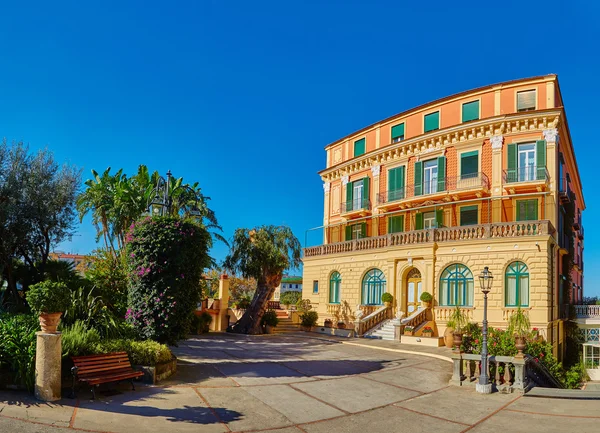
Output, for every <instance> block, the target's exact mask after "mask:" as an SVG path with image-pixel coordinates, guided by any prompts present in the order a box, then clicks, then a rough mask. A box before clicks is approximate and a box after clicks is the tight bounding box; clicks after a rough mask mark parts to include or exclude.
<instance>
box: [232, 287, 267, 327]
mask: <svg viewBox="0 0 600 433" xmlns="http://www.w3.org/2000/svg"><path fill="white" fill-rule="evenodd" d="M274 292H275V287H268V286H267V285H266V284H265V283H260V282H259V283H258V284H257V288H256V292H255V293H254V298H252V302H251V303H250V307H248V309H246V311H245V312H244V315H243V316H242V318H241V319H240V320H238V321H237V322H235V323H234V324H233V325H231V326H230V327H229V329H228V331H229V332H235V333H237V334H251V335H255V334H262V327H261V326H260V320H261V319H262V316H263V315H264V314H265V311H266V310H267V303H268V301H269V299H271V297H272V296H273V293H274Z"/></svg>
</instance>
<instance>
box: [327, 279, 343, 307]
mask: <svg viewBox="0 0 600 433" xmlns="http://www.w3.org/2000/svg"><path fill="white" fill-rule="evenodd" d="M341 284H342V276H341V275H340V273H339V272H337V271H334V272H333V273H332V274H331V277H330V278H329V303H330V304H339V303H340V286H341Z"/></svg>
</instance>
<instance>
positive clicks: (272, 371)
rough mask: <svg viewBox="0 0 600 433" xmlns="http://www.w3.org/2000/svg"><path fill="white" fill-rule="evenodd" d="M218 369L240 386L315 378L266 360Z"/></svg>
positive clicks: (226, 365) (311, 379)
mask: <svg viewBox="0 0 600 433" xmlns="http://www.w3.org/2000/svg"><path fill="white" fill-rule="evenodd" d="M219 371H221V372H222V373H223V374H225V375H227V376H229V377H230V378H232V379H233V380H235V381H236V382H237V383H239V384H240V385H242V386H248V385H269V384H271V385H274V384H281V383H292V382H303V381H313V380H315V379H313V378H312V377H307V376H305V375H303V374H302V373H299V372H297V371H294V370H292V369H290V368H288V367H285V366H283V365H279V364H273V363H267V362H257V363H248V364H225V365H221V366H219Z"/></svg>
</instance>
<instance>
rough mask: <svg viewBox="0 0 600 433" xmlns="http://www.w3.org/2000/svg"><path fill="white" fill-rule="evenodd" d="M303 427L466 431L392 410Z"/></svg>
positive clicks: (328, 431) (377, 432) (316, 432)
mask: <svg viewBox="0 0 600 433" xmlns="http://www.w3.org/2000/svg"><path fill="white" fill-rule="evenodd" d="M301 427H302V429H303V430H305V431H306V432H308V433H338V432H339V433H365V432H369V433H385V432H390V433H391V432H393V433H431V432H435V433H458V432H460V431H462V430H464V429H465V428H466V426H465V425H460V424H454V423H452V422H449V421H442V420H439V419H436V418H431V417H428V416H425V415H419V414H416V413H414V412H410V411H406V410H403V409H400V408H397V407H389V406H388V407H384V408H380V409H375V410H372V411H369V412H365V413H361V414H357V415H351V416H347V417H344V418H338V419H335V420H331V421H322V422H317V423H314V424H303V425H302V426H301ZM513 431H515V430H513Z"/></svg>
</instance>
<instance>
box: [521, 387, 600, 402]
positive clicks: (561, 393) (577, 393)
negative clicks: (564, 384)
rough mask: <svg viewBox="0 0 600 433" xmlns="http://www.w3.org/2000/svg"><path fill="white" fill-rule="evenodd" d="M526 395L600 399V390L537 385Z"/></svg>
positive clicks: (569, 398) (570, 398)
mask: <svg viewBox="0 0 600 433" xmlns="http://www.w3.org/2000/svg"><path fill="white" fill-rule="evenodd" d="M525 397H544V398H564V399H568V400H600V391H584V390H581V389H558V388H542V387H538V386H536V387H535V388H533V389H531V390H530V391H529V392H527V393H526V394H525Z"/></svg>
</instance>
